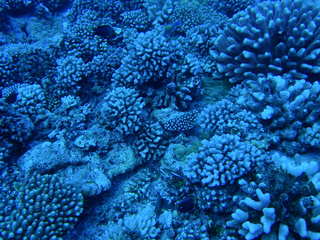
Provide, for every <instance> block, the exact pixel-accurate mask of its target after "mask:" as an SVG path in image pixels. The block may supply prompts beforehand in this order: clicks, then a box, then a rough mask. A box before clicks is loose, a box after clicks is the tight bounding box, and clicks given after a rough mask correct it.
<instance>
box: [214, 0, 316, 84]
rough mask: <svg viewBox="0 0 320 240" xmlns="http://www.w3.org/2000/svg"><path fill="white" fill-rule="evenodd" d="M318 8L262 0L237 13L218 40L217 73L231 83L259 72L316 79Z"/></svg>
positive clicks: (299, 0)
mask: <svg viewBox="0 0 320 240" xmlns="http://www.w3.org/2000/svg"><path fill="white" fill-rule="evenodd" d="M319 19H320V18H319V9H317V8H316V7H312V6H309V5H308V4H307V3H306V2H304V1H301V0H293V1H291V0H285V1H276V2H271V1H265V2H262V3H259V4H257V5H256V6H254V7H249V8H248V9H246V10H245V11H243V12H239V13H238V14H236V15H235V16H234V17H233V18H232V19H231V22H230V24H228V25H227V27H226V28H225V29H224V31H223V32H222V34H221V35H220V36H219V37H218V38H217V40H216V48H217V49H216V50H217V51H216V53H215V54H214V56H215V57H216V60H217V67H218V71H219V72H220V73H222V74H223V76H224V77H226V78H227V79H229V81H230V82H232V83H238V82H241V81H243V80H244V79H246V78H248V77H250V76H252V75H255V74H257V73H263V74H267V73H273V74H285V73H290V74H292V75H293V76H295V77H299V78H309V80H317V79H318V78H319V73H320V63H319V54H320V51H319V33H318V29H319V27H320V20H319Z"/></svg>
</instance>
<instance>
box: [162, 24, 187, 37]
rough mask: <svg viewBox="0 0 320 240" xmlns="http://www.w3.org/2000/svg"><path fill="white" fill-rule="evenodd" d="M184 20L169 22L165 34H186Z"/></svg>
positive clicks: (165, 27)
mask: <svg viewBox="0 0 320 240" xmlns="http://www.w3.org/2000/svg"><path fill="white" fill-rule="evenodd" d="M182 25H183V23H182V21H176V22H174V23H170V24H167V25H166V26H164V29H165V35H166V36H171V37H172V36H177V35H184V34H185V33H184V32H183V31H182Z"/></svg>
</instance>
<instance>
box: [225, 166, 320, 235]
mask: <svg viewBox="0 0 320 240" xmlns="http://www.w3.org/2000/svg"><path fill="white" fill-rule="evenodd" d="M268 174H270V172H269V173H268ZM275 180H276V181H275ZM258 183H259V185H258V184H256V185H255V186H254V184H249V183H248V182H246V181H242V183H241V185H242V189H243V190H244V191H246V193H245V194H244V196H241V197H240V198H239V202H238V208H237V209H236V210H235V211H234V213H233V214H232V215H231V220H230V221H228V222H227V227H228V228H230V229H231V230H232V229H233V230H235V231H234V233H233V234H230V235H233V236H237V237H241V238H244V239H246V240H253V239H261V238H264V237H271V236H277V237H278V239H302V238H303V239H312V240H315V239H319V237H320V232H319V228H317V226H318V224H319V209H320V201H319V198H318V197H317V196H316V194H317V192H316V191H315V188H314V186H313V185H312V183H311V184H308V179H307V177H306V176H304V177H300V178H298V179H297V178H295V177H293V176H290V175H287V174H286V173H282V172H280V171H279V170H276V171H274V172H272V175H267V174H266V175H265V177H264V178H263V179H262V180H261V179H260V180H259V181H258ZM250 185H251V186H250ZM252 187H253V189H252ZM249 189H251V190H249Z"/></svg>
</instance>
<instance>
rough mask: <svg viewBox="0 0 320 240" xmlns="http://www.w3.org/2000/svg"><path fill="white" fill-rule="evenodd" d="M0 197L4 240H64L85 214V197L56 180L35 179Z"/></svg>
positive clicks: (46, 177) (51, 178)
mask: <svg viewBox="0 0 320 240" xmlns="http://www.w3.org/2000/svg"><path fill="white" fill-rule="evenodd" d="M12 191H13V192H12V195H11V196H10V195H9V196H8V195H7V196H6V194H7V193H5V192H3V193H2V194H1V203H0V205H1V208H0V220H1V221H0V230H1V231H0V237H1V239H16V240H18V239H44V240H46V239H48V240H49V239H62V237H63V236H64V235H65V234H66V233H67V232H68V231H69V230H70V229H71V228H72V227H73V225H74V224H75V223H76V222H77V219H78V217H79V216H80V214H81V213H82V204H83V202H82V201H83V200H82V196H81V194H79V193H77V192H76V190H75V189H73V188H71V187H68V186H65V185H62V184H61V183H60V182H59V180H58V179H57V177H55V176H50V175H43V176H40V175H36V176H32V177H30V178H29V179H27V180H26V181H25V182H21V183H20V184H19V183H16V185H15V186H12Z"/></svg>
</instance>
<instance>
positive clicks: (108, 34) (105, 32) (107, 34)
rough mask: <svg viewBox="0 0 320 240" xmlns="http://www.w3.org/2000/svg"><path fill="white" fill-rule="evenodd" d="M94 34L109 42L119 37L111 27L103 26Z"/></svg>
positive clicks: (97, 28)
mask: <svg viewBox="0 0 320 240" xmlns="http://www.w3.org/2000/svg"><path fill="white" fill-rule="evenodd" d="M94 34H95V35H97V36H100V37H102V38H106V39H108V40H112V39H114V38H115V37H116V36H117V33H116V31H115V30H114V29H113V27H111V26H109V25H101V26H98V27H96V28H95V29H94Z"/></svg>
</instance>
